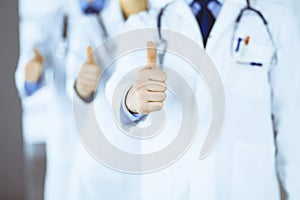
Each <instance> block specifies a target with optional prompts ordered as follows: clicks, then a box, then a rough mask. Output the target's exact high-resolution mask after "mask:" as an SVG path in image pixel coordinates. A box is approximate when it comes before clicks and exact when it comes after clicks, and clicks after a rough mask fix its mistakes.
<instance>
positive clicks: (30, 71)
mask: <svg viewBox="0 0 300 200" xmlns="http://www.w3.org/2000/svg"><path fill="white" fill-rule="evenodd" d="M33 52H34V54H35V55H34V58H33V59H32V60H30V61H29V62H28V63H27V65H26V67H25V81H26V82H31V83H36V82H38V80H39V79H40V76H41V73H42V69H43V64H44V59H43V57H42V55H41V54H40V52H39V51H38V50H37V49H36V48H34V49H33Z"/></svg>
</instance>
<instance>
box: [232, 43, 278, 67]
mask: <svg viewBox="0 0 300 200" xmlns="http://www.w3.org/2000/svg"><path fill="white" fill-rule="evenodd" d="M235 43H239V40H237V41H236V42H235ZM235 45H236V47H235V48H234V49H233V58H234V60H235V62H236V63H237V64H239V65H240V66H241V67H243V66H244V67H251V68H261V69H265V68H268V66H270V64H271V63H272V61H273V59H274V53H275V50H274V48H273V47H272V46H271V45H268V44H262V43H254V42H252V43H249V44H248V45H238V44H235Z"/></svg>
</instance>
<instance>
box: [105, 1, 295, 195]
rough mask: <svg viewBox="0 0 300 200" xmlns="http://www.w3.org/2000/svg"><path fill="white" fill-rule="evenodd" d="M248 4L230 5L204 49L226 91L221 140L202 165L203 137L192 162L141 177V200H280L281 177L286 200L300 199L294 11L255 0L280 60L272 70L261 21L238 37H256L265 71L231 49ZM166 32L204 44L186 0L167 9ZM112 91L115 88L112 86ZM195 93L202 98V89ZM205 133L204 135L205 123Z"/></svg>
mask: <svg viewBox="0 0 300 200" xmlns="http://www.w3.org/2000/svg"><path fill="white" fill-rule="evenodd" d="M245 5H246V1H244V0H226V1H225V2H224V5H223V7H222V10H221V13H220V14H219V16H218V18H217V21H216V22H215V25H214V27H213V29H212V31H211V34H210V38H209V39H208V42H207V46H206V50H205V51H206V52H207V54H208V55H209V56H210V57H211V59H212V61H213V62H214V63H215V65H216V67H217V70H218V72H219V74H220V76H221V79H222V81H223V84H224V88H225V95H226V120H225V124H224V128H223V136H222V138H221V140H220V141H219V143H218V145H217V147H216V149H215V151H214V152H213V153H212V154H211V155H210V156H209V157H208V158H206V159H205V160H203V161H200V160H198V159H197V156H198V155H199V149H200V147H201V146H197V144H198V145H201V144H200V142H201V139H197V140H196V142H195V143H194V144H193V146H192V148H191V150H190V151H189V152H188V153H187V154H186V156H185V157H183V158H182V159H181V160H179V161H178V162H177V163H175V164H174V165H172V166H171V167H170V168H168V169H166V170H163V171H160V172H157V173H154V174H149V175H143V177H142V188H141V191H142V193H143V196H142V199H149V200H152V199H172V200H175V199H178V200H179V199H180V200H183V199H195V200H196V199H205V200H210V199H218V200H219V199H231V200H240V199H246V200H248V199H249V200H250V199H251V200H252V199H255V200H260V199H261V200H265V199H273V200H277V199H278V200H279V199H280V186H279V181H278V179H279V180H280V181H281V183H282V186H283V188H284V190H285V191H286V192H287V196H288V199H290V200H294V199H299V198H300V185H299V180H300V173H299V170H298V169H300V157H299V156H298V155H297V154H298V152H299V150H300V149H299V147H300V146H299V139H300V137H299V134H298V132H299V131H300V125H299V123H298V121H299V120H297V119H298V118H299V117H298V115H299V112H300V104H299V102H300V76H299V75H300V68H299V61H298V59H297V57H298V54H299V52H300V47H299V44H300V34H299V32H298V29H297V25H296V23H295V21H294V18H293V16H292V15H291V14H290V12H289V11H288V10H286V9H285V8H284V7H282V6H279V5H277V4H274V3H273V4H272V3H271V2H263V1H260V2H258V1H256V2H255V3H253V6H254V7H255V8H257V9H258V10H260V11H262V13H263V15H264V16H265V17H266V19H267V21H268V22H269V26H270V29H271V33H272V35H273V37H274V40H275V43H276V46H277V54H278V62H277V64H276V65H271V64H269V63H270V62H269V61H270V60H271V53H270V52H272V50H273V48H272V46H271V44H270V40H269V39H268V36H267V35H266V32H265V28H264V26H263V25H262V23H261V21H260V19H259V18H258V17H254V18H251V20H250V19H249V18H246V19H245V20H244V21H242V23H241V24H240V27H241V28H240V29H239V30H238V31H237V33H236V34H237V35H238V36H242V37H245V35H247V34H250V36H251V38H252V41H251V42H253V43H255V47H253V48H255V49H253V50H254V51H252V53H251V57H253V58H259V59H261V60H262V61H264V62H265V64H264V67H262V68H255V67H251V66H248V65H242V64H237V63H236V62H235V60H234V59H233V57H232V55H231V46H230V43H231V39H232V32H233V25H234V20H235V19H236V17H237V15H238V14H239V12H240V10H241V8H243V7H244V6H245ZM156 16H157V13H156V14H154V15H151V13H150V14H146V13H142V14H140V15H137V16H134V17H132V18H130V19H129V20H128V22H127V25H128V27H131V28H141V27H156ZM162 27H163V28H165V29H170V30H173V31H176V32H179V33H182V34H184V35H186V36H188V37H189V38H191V39H192V40H194V41H195V42H197V43H198V44H200V46H203V44H202V39H201V33H200V29H199V27H198V24H197V21H196V20H195V17H194V15H193V13H192V12H191V10H190V8H189V7H188V5H187V4H186V2H185V1H181V0H179V1H178V2H176V3H173V4H172V5H170V6H169V8H168V9H167V10H166V12H165V13H164V17H163V19H162ZM145 43H146V41H145ZM261 49H263V51H261ZM165 64H166V65H167V66H177V63H176V62H173V60H172V58H171V57H170V58H168V57H166V61H165ZM129 66H130V63H129ZM135 66H136V65H135ZM116 76H117V75H116ZM192 78H193V77H192ZM200 85H201V83H200ZM108 86H111V87H113V84H108ZM109 90H112V91H113V90H114V88H110V89H109ZM196 94H201V90H198V91H197V92H196ZM202 105H203V108H205V107H206V105H205V104H202ZM208 105H209V104H208ZM205 112H207V113H205ZM210 112H211V110H209V109H205V111H203V112H202V115H204V117H202V118H201V120H203V124H204V125H203V127H202V128H203V129H205V127H207V126H206V125H205V124H206V123H207V121H206V120H205V114H207V115H208V116H210V114H211V113H210ZM272 117H273V118H274V121H273V120H272ZM208 118H209V117H208ZM273 122H274V123H273ZM199 131H200V132H201V131H203V130H202V129H201V125H200V130H199ZM204 132H205V130H204ZM200 135H201V134H200ZM194 150H195V151H194ZM197 150H198V152H197Z"/></svg>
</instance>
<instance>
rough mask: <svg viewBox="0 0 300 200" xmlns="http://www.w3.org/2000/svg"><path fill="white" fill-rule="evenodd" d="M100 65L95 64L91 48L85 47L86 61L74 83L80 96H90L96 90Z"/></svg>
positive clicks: (85, 97)
mask: <svg viewBox="0 0 300 200" xmlns="http://www.w3.org/2000/svg"><path fill="white" fill-rule="evenodd" d="M99 76H100V67H99V66H98V65H97V63H96V61H95V59H94V56H93V52H92V48H91V47H90V46H89V47H88V48H87V61H86V62H85V63H84V64H83V65H82V67H81V69H80V71H79V74H78V77H77V80H76V84H75V89H76V91H77V93H78V94H79V96H80V97H82V98H84V99H87V98H90V97H91V96H92V95H93V93H94V92H95V91H96V90H97V84H98V79H99Z"/></svg>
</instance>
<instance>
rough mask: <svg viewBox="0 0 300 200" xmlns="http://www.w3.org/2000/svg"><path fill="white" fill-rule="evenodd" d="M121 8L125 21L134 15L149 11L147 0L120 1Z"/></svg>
mask: <svg viewBox="0 0 300 200" xmlns="http://www.w3.org/2000/svg"><path fill="white" fill-rule="evenodd" d="M120 6H121V9H122V11H123V14H124V17H125V19H127V18H128V17H129V16H130V15H132V14H138V13H139V12H142V11H144V10H147V9H148V1H147V0H120Z"/></svg>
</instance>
